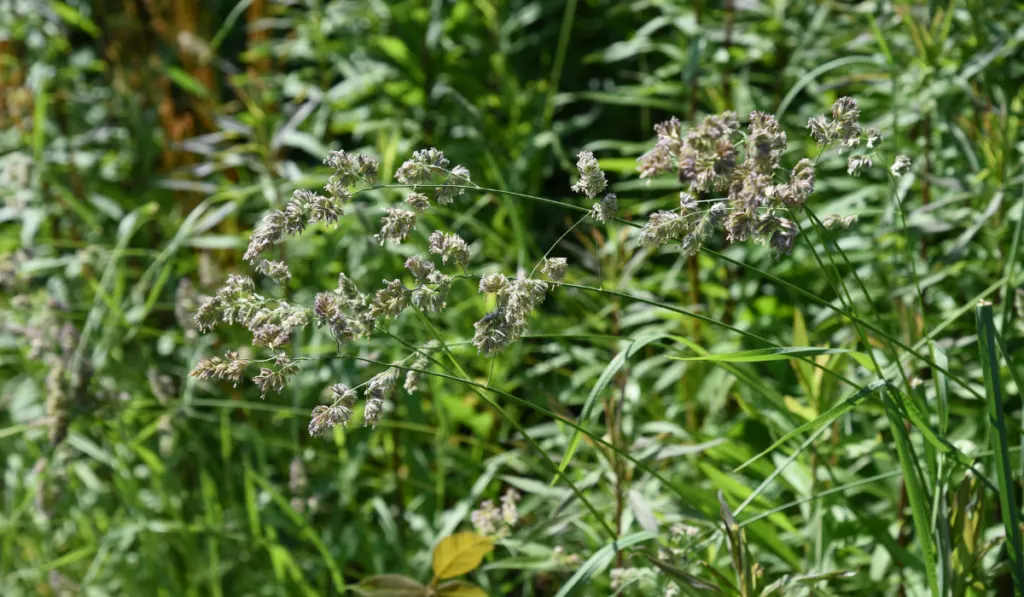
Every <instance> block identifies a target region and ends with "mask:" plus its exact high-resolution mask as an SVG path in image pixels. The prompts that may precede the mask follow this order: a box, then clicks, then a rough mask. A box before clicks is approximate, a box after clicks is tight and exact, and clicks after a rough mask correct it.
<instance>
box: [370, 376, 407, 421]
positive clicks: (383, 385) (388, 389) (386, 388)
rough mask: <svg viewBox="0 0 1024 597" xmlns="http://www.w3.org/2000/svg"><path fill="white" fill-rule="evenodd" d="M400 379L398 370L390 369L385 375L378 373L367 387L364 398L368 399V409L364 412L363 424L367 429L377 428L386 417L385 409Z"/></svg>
mask: <svg viewBox="0 0 1024 597" xmlns="http://www.w3.org/2000/svg"><path fill="white" fill-rule="evenodd" d="M397 379H398V370H397V369H395V368H393V367H392V368H390V369H388V370H387V371H385V372H383V373H378V374H377V375H375V376H374V377H373V378H372V379H370V383H369V384H368V385H367V386H366V390H365V391H364V392H363V397H364V398H366V408H365V409H364V410H363V424H364V425H366V426H367V427H376V426H377V423H378V422H380V419H381V417H382V416H383V415H384V407H385V404H386V401H387V399H388V398H389V397H390V396H391V393H392V392H393V391H394V389H395V381H396V380H397Z"/></svg>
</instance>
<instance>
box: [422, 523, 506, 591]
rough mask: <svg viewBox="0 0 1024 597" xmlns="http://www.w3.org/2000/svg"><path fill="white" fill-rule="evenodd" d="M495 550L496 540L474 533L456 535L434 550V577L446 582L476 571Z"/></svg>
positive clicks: (443, 541)
mask: <svg viewBox="0 0 1024 597" xmlns="http://www.w3.org/2000/svg"><path fill="white" fill-rule="evenodd" d="M493 549H494V539H491V538H489V537H484V536H483V535H478V534H476V533H473V532H469V531H467V532H464V533H455V534H454V535H449V536H448V537H445V538H444V539H442V540H441V542H440V543H438V544H437V547H435V548H434V576H436V577H437V578H439V579H441V580H444V579H448V578H453V577H456V576H461V575H463V574H465V573H467V572H470V571H472V570H475V569H476V568H477V566H479V565H480V562H483V561H484V556H486V555H487V554H489V553H491V551H492V550H493Z"/></svg>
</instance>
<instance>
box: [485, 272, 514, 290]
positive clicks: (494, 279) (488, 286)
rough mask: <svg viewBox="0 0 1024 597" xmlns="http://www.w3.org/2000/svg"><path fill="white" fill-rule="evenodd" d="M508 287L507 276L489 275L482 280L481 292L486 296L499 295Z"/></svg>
mask: <svg viewBox="0 0 1024 597" xmlns="http://www.w3.org/2000/svg"><path fill="white" fill-rule="evenodd" d="M507 285H508V278H506V277H505V274H487V275H486V276H484V277H482V278H480V292H481V293H484V294H497V293H499V292H501V291H502V290H504V289H505V286H507Z"/></svg>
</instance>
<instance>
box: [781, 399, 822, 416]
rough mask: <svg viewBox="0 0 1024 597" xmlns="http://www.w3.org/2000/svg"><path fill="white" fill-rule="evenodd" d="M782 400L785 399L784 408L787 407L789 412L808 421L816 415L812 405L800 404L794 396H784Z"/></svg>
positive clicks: (816, 412)
mask: <svg viewBox="0 0 1024 597" xmlns="http://www.w3.org/2000/svg"><path fill="white" fill-rule="evenodd" d="M783 400H784V401H785V403H786V408H788V409H789V412H791V413H793V414H795V415H800V416H801V417H803V418H804V419H807V420H808V421H810V420H811V419H813V418H814V417H816V416H818V411H816V410H814V407H811V406H804V405H803V404H800V402H799V401H798V400H797V399H796V398H793V397H792V396H786V397H785V398H784V399H783Z"/></svg>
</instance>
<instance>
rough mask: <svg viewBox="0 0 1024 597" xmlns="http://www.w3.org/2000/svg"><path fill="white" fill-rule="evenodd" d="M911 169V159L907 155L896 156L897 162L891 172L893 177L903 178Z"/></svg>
mask: <svg viewBox="0 0 1024 597" xmlns="http://www.w3.org/2000/svg"><path fill="white" fill-rule="evenodd" d="M909 168H910V158H908V157H907V156H905V155H898V156H896V161H895V162H893V164H892V168H890V169H889V172H890V173H892V175H893V176H902V175H903V173H904V172H906V171H907V170H908V169H909Z"/></svg>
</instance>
